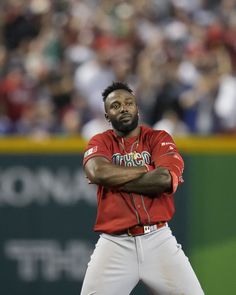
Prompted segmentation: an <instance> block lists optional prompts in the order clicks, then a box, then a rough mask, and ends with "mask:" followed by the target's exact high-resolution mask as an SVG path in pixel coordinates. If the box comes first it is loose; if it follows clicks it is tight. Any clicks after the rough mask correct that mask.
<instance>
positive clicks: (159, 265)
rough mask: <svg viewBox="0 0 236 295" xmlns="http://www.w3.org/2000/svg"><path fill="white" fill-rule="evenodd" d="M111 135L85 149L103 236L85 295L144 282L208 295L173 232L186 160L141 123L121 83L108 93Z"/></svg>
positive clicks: (124, 290) (109, 294) (158, 289)
mask: <svg viewBox="0 0 236 295" xmlns="http://www.w3.org/2000/svg"><path fill="white" fill-rule="evenodd" d="M102 95H103V100H104V107H105V118H106V119H107V121H108V122H110V123H111V125H112V129H110V130H107V131H105V132H103V133H100V134H97V135H95V136H94V137H92V139H91V140H90V141H89V143H88V148H87V150H86V152H85V154H84V169H85V173H86V176H87V178H88V179H89V181H90V182H91V183H94V184H97V186H98V190H97V204H98V209H97V218H96V223H95V227H94V230H95V231H99V232H101V235H100V237H99V240H98V242H97V244H96V248H95V250H94V252H93V254H92V256H91V260H90V262H89V263H88V268H87V271H86V275H85V278H84V282H83V286H82V290H81V294H82V295H92V294H96V295H116V294H117V295H121V294H122V295H125V294H130V292H131V291H132V290H133V289H134V287H135V286H136V285H137V283H138V282H139V281H140V280H141V281H142V282H143V283H144V284H145V285H146V287H147V289H148V290H149V291H150V293H151V294H158V295H164V294H165V295H167V294H168V295H170V294H173V295H203V294H204V293H203V290H202V288H201V286H200V284H199V282H198V279H197V277H196V275H195V273H194V271H193V269H192V267H191V265H190V263H189V260H188V258H187V257H186V256H185V254H184V252H183V250H182V249H181V246H180V245H179V244H178V243H177V241H176V239H175V237H174V236H173V235H172V232H171V230H170V228H169V226H168V221H169V220H170V219H171V218H172V216H173V214H174V211H175V209H174V200H173V194H174V193H175V191H176V189H177V187H178V185H179V184H180V183H182V182H183V179H182V172H183V168H184V163H183V159H182V157H181V156H180V154H179V153H178V150H177V148H176V145H175V143H174V141H173V139H172V138H171V136H170V135H169V134H168V133H166V132H165V131H160V130H153V129H151V128H149V127H146V126H141V125H139V124H138V121H139V113H138V107H137V104H136V99H135V96H134V94H133V91H132V90H131V89H130V88H129V86H128V85H127V84H124V83H121V82H116V83H113V84H112V85H110V86H108V87H107V88H106V89H105V90H104V92H103V94H102Z"/></svg>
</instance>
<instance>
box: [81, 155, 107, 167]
mask: <svg viewBox="0 0 236 295" xmlns="http://www.w3.org/2000/svg"><path fill="white" fill-rule="evenodd" d="M94 157H103V158H106V159H107V160H108V161H111V159H110V158H109V157H108V156H106V155H104V154H95V155H91V156H90V157H87V158H85V159H84V161H83V167H84V166H85V164H86V163H87V162H88V160H90V159H92V158H94Z"/></svg>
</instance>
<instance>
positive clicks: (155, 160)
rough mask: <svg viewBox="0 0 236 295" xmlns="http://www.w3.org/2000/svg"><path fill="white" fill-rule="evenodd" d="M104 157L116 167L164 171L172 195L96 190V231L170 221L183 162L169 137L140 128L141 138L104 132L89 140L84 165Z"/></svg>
mask: <svg viewBox="0 0 236 295" xmlns="http://www.w3.org/2000/svg"><path fill="white" fill-rule="evenodd" d="M97 156H99V157H105V158H106V159H108V160H109V161H110V162H112V163H113V164H115V165H122V166H143V165H145V164H148V165H152V166H154V167H155V168H157V167H163V168H167V169H168V170H169V171H170V173H171V175H172V184H173V185H172V187H173V192H172V193H168V194H167V193H162V194H158V195H157V196H156V197H155V196H154V197H153V196H152V197H148V196H145V195H141V194H136V193H125V192H121V191H117V190H114V189H112V188H107V187H106V188H105V187H103V186H102V185H99V186H98V190H97V202H98V209H97V218H96V223H95V226H94V230H95V231H100V232H105V233H110V234H112V233H116V232H121V231H123V230H125V229H128V228H129V227H132V226H135V225H137V224H155V223H157V222H158V221H169V220H170V219H171V218H172V216H173V214H174V211H175V208H174V199H173V193H174V192H175V190H176V188H177V185H178V183H181V182H182V181H183V180H182V172H183V168H184V162H183V159H182V157H181V156H180V154H179V153H178V150H177V147H176V145H175V143H174V141H173V139H172V137H171V136H170V135H169V134H168V133H167V132H165V131H161V130H153V129H151V128H149V127H146V126H140V135H139V136H135V137H131V138H125V139H124V138H122V137H120V136H118V135H116V133H115V132H114V131H113V130H111V129H110V130H107V131H105V132H103V133H100V134H97V135H95V136H94V137H92V138H91V140H90V141H89V143H88V148H87V150H86V152H85V154H84V161H83V165H85V164H86V163H87V161H88V160H89V159H91V158H92V157H97Z"/></svg>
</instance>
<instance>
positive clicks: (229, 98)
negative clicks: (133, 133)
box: [0, 0, 236, 139]
mask: <svg viewBox="0 0 236 295" xmlns="http://www.w3.org/2000/svg"><path fill="white" fill-rule="evenodd" d="M0 40H1V42H0V135H1V136H5V135H12V134H13V135H15V134H17V135H27V136H32V137H35V138H39V139H40V138H45V137H49V136H51V135H55V134H57V135H60V136H71V135H77V134H80V135H82V136H83V137H84V138H85V139H88V138H89V137H90V136H92V135H93V134H94V133H97V132H100V131H103V130H104V129H107V128H109V125H107V123H106V121H105V120H104V109H103V103H102V96H101V92H102V90H103V89H104V88H105V87H107V86H108V85H109V84H110V83H112V81H123V82H127V83H128V84H129V85H130V86H131V88H132V89H134V92H135V95H136V97H137V100H138V104H139V107H140V115H141V120H142V122H143V123H144V124H147V125H149V126H152V127H153V128H155V129H165V130H167V131H168V132H170V133H171V134H172V135H177V136H185V135H188V134H200V135H211V134H219V133H227V134H236V1H235V0H218V1H216V0H215V1H214V0H208V1H207V0H205V1H204V0H130V1H128V0H127V1H124V0H113V1H112V0H6V1H5V0H1V2H0Z"/></svg>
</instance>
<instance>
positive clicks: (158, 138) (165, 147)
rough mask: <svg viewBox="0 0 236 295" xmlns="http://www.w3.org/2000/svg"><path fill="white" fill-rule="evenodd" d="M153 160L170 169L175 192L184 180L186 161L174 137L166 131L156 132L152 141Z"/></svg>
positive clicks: (155, 164)
mask: <svg viewBox="0 0 236 295" xmlns="http://www.w3.org/2000/svg"><path fill="white" fill-rule="evenodd" d="M151 146H152V162H153V163H154V166H155V167H163V168H166V169H168V170H169V171H170V174H171V176H172V188H173V191H172V192H175V191H176V189H177V186H178V184H180V183H182V182H183V177H182V174H183V170H184V161H183V158H182V157H181V155H180V154H179V152H178V149H177V147H176V144H175V142H174V140H173V138H172V137H171V136H170V135H169V134H168V133H167V132H165V131H161V132H160V133H156V134H154V136H153V137H152V141H151Z"/></svg>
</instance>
